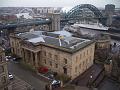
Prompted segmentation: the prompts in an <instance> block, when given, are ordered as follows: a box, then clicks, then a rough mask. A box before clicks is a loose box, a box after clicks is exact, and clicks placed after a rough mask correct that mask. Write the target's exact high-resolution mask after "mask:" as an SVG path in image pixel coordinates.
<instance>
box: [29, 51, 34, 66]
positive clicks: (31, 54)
mask: <svg viewBox="0 0 120 90" xmlns="http://www.w3.org/2000/svg"><path fill="white" fill-rule="evenodd" d="M30 56H31V64H32V65H34V64H33V52H30Z"/></svg>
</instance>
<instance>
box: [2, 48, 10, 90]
mask: <svg viewBox="0 0 120 90" xmlns="http://www.w3.org/2000/svg"><path fill="white" fill-rule="evenodd" d="M0 90H9V89H8V70H7V62H6V60H5V53H4V50H3V48H2V47H0Z"/></svg>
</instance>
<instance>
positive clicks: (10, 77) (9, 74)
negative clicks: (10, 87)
mask: <svg viewBox="0 0 120 90" xmlns="http://www.w3.org/2000/svg"><path fill="white" fill-rule="evenodd" d="M8 76H9V79H10V80H12V79H13V75H12V74H11V73H10V72H9V73H8Z"/></svg>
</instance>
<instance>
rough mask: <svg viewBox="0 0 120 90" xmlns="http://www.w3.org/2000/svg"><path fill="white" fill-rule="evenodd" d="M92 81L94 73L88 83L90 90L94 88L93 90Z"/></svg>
mask: <svg viewBox="0 0 120 90" xmlns="http://www.w3.org/2000/svg"><path fill="white" fill-rule="evenodd" d="M92 79H93V76H92V73H91V75H90V77H89V82H88V87H89V90H93V88H92Z"/></svg>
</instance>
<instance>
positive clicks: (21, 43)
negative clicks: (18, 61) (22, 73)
mask: <svg viewBox="0 0 120 90" xmlns="http://www.w3.org/2000/svg"><path fill="white" fill-rule="evenodd" d="M10 44H11V47H12V53H14V54H16V55H18V56H21V57H22V58H23V62H24V63H27V64H30V65H32V66H33V67H34V68H36V69H37V68H39V67H40V66H46V67H47V68H48V69H50V70H52V71H54V72H57V73H59V74H66V75H68V76H69V77H71V79H74V78H75V77H77V76H79V75H80V74H82V73H83V72H85V71H86V70H87V69H88V68H89V67H90V66H92V64H93V59H94V48H95V43H94V42H92V43H89V44H86V45H85V46H84V47H83V48H81V49H78V50H76V51H74V52H73V51H70V50H69V49H67V48H62V47H57V46H55V45H50V44H38V45H34V44H32V43H30V42H27V41H26V40H22V39H20V38H18V37H16V36H14V35H11V36H10ZM18 49H19V50H18Z"/></svg>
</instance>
